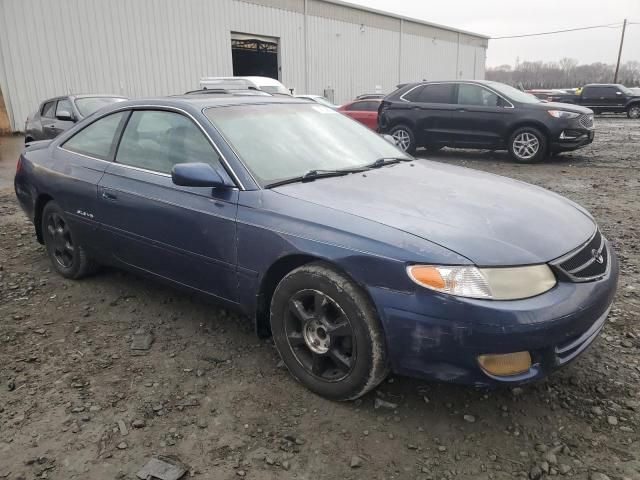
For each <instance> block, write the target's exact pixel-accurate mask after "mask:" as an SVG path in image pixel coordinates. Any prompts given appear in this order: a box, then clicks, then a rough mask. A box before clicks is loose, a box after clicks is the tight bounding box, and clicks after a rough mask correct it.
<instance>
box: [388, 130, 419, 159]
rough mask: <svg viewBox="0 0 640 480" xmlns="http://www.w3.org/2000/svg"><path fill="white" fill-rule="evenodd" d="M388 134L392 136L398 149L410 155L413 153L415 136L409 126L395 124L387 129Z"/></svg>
mask: <svg viewBox="0 0 640 480" xmlns="http://www.w3.org/2000/svg"><path fill="white" fill-rule="evenodd" d="M389 135H391V136H392V137H393V138H394V140H395V141H396V145H397V146H398V148H399V149H400V150H402V151H403V152H407V153H409V154H411V155H413V154H414V153H415V151H416V137H415V135H414V134H413V130H411V129H410V128H409V127H407V126H406V125H397V126H395V127H393V128H392V129H391V130H390V131H389Z"/></svg>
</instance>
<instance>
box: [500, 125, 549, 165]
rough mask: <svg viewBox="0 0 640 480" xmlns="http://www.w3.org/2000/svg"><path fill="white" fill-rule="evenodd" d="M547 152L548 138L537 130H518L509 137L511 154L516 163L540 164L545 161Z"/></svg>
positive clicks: (526, 128)
mask: <svg viewBox="0 0 640 480" xmlns="http://www.w3.org/2000/svg"><path fill="white" fill-rule="evenodd" d="M546 152H547V138H546V137H545V135H544V134H543V133H542V132H541V131H540V130H538V129H537V128H533V127H522V128H518V129H517V130H516V131H515V132H513V133H512V134H511V137H509V153H510V154H511V157H512V158H513V159H514V160H515V161H516V162H520V163H536V162H540V161H542V160H543V159H544V157H545V155H546Z"/></svg>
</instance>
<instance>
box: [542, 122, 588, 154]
mask: <svg viewBox="0 0 640 480" xmlns="http://www.w3.org/2000/svg"><path fill="white" fill-rule="evenodd" d="M594 138H595V129H594V128H593V125H592V124H591V128H585V127H584V126H583V125H582V124H581V123H580V121H579V120H577V119H570V120H567V121H565V122H563V124H562V125H558V126H557V127H556V129H555V130H554V132H552V135H551V150H553V151H556V152H559V151H565V152H566V151H571V150H577V149H578V148H582V147H585V146H587V145H589V144H590V143H592V142H593V140H594Z"/></svg>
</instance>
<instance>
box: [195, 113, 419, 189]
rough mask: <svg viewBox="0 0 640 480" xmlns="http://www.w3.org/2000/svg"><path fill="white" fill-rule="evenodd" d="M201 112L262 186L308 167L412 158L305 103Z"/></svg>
mask: <svg viewBox="0 0 640 480" xmlns="http://www.w3.org/2000/svg"><path fill="white" fill-rule="evenodd" d="M205 114H206V116H207V117H208V118H209V120H211V122H212V123H213V124H214V126H215V127H216V128H217V129H218V130H219V131H220V132H221V133H222V135H223V136H224V137H225V139H226V140H227V141H228V142H229V144H230V145H231V146H232V147H233V148H234V149H235V151H236V152H237V154H238V155H239V157H240V158H241V160H242V161H243V162H244V164H245V165H246V166H247V168H248V169H249V170H250V171H251V173H252V174H253V176H254V177H255V178H256V180H257V181H258V183H260V184H261V185H262V186H265V185H268V184H271V183H276V182H279V181H282V180H286V179H291V178H296V177H300V176H302V175H304V174H305V173H307V172H309V171H311V170H346V169H352V168H358V167H363V166H365V165H369V164H371V163H372V162H375V161H376V160H378V159H380V158H401V159H407V160H408V159H411V157H409V156H408V155H407V154H405V153H403V152H402V151H400V150H398V148H397V147H396V146H395V145H392V144H391V143H389V142H388V141H387V140H385V139H384V138H382V137H381V136H379V135H377V134H376V133H374V132H373V131H371V130H369V129H368V128H367V127H365V126H363V125H361V124H360V123H358V122H356V121H354V120H351V119H350V118H348V117H346V116H344V115H342V114H341V113H339V112H337V111H336V110H333V109H331V108H328V107H325V106H323V105H313V104H308V103H289V104H273V103H271V104H261V105H255V104H254V105H236V106H231V107H212V108H208V109H207V110H205Z"/></svg>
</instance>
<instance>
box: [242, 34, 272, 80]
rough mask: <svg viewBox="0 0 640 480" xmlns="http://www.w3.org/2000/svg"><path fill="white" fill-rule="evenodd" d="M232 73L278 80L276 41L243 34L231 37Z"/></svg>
mask: <svg viewBox="0 0 640 480" xmlns="http://www.w3.org/2000/svg"><path fill="white" fill-rule="evenodd" d="M231 58H232V60H233V74H234V75H235V76H239V77H247V76H259V77H270V78H275V79H276V80H278V79H279V78H278V42H277V40H276V39H274V41H273V42H270V41H266V40H264V39H259V38H251V37H250V36H246V35H243V36H242V38H232V39H231Z"/></svg>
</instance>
